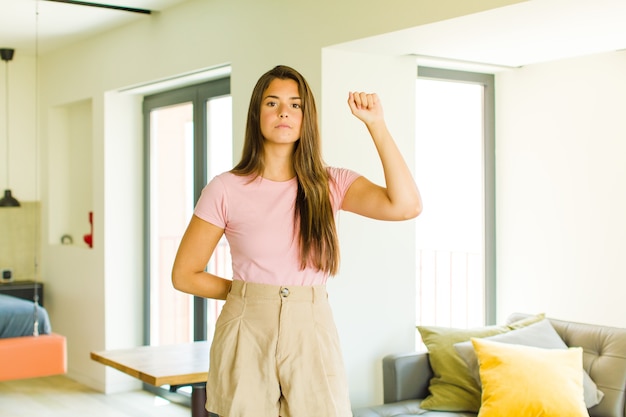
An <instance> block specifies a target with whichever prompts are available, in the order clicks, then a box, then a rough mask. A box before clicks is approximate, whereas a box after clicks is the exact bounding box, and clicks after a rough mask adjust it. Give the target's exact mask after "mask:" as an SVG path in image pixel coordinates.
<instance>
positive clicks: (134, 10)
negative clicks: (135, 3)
mask: <svg viewBox="0 0 626 417" xmlns="http://www.w3.org/2000/svg"><path fill="white" fill-rule="evenodd" d="M46 1H54V2H57V3H67V4H75V5H78V6H89V7H100V8H103V9H113V10H121V11H124V12H132V13H141V14H151V13H152V10H148V9H137V8H134V7H125V6H116V5H113V4H103V3H92V2H88V1H79V0H46Z"/></svg>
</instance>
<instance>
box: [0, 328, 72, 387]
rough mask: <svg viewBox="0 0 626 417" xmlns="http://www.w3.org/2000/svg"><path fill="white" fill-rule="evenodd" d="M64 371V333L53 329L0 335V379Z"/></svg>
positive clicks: (65, 353)
mask: <svg viewBox="0 0 626 417" xmlns="http://www.w3.org/2000/svg"><path fill="white" fill-rule="evenodd" d="M66 372H67V343H66V339H65V336H61V335H58V334H55V333H52V334H44V335H40V336H21V337H10V338H4V339H0V381H9V380H13V379H25V378H37V377H43V376H50V375H59V374H64V373H66Z"/></svg>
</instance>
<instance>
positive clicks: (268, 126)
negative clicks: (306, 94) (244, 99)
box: [260, 78, 302, 144]
mask: <svg viewBox="0 0 626 417" xmlns="http://www.w3.org/2000/svg"><path fill="white" fill-rule="evenodd" d="M260 123H261V133H262V134H263V137H264V138H265V141H266V142H271V143H275V144H293V143H295V142H296V141H297V140H298V139H300V131H301V128H302V99H301V98H300V93H299V92H298V83H296V82H295V81H294V80H291V79H285V80H281V79H279V78H276V79H274V80H273V81H272V82H271V83H270V85H269V86H268V87H267V89H266V90H265V91H264V92H263V100H262V101H261V112H260Z"/></svg>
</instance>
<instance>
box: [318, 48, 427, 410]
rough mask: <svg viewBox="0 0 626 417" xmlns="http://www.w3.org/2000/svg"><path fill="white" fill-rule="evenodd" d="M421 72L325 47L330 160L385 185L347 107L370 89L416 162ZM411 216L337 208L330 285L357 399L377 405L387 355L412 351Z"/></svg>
mask: <svg viewBox="0 0 626 417" xmlns="http://www.w3.org/2000/svg"><path fill="white" fill-rule="evenodd" d="M389 74H393V77H390V76H389ZM416 76H417V68H416V66H415V59H413V58H411V57H385V56H379V55H365V54H354V53H347V52H344V51H341V50H339V49H333V48H326V49H324V51H323V55H322V92H323V99H322V101H321V109H322V120H323V123H322V137H323V140H324V155H325V159H326V162H327V163H328V164H329V165H332V166H341V167H346V168H350V169H353V170H355V171H357V172H358V173H360V174H362V175H365V176H366V177H367V178H369V179H370V180H371V181H373V182H376V183H378V184H381V185H384V176H383V172H382V167H381V164H380V159H379V158H378V154H377V152H376V149H375V147H374V144H373V142H372V140H371V138H370V137H369V134H368V132H367V129H366V128H365V126H364V125H363V124H362V123H361V122H360V121H358V119H356V118H355V117H354V116H352V114H351V113H350V109H349V108H348V104H347V99H348V91H367V92H376V93H377V94H378V95H379V98H380V99H381V102H382V105H383V109H384V112H385V118H386V121H387V124H388V127H389V130H390V132H391V133H392V135H393V136H394V138H395V140H396V142H397V144H398V147H399V148H400V150H401V152H402V153H403V155H404V156H405V158H406V160H407V163H408V164H409V166H410V167H412V166H413V165H414V155H415V145H414V138H415V124H414V117H413V115H414V114H415V88H413V87H414V86H415V78H416ZM414 221H415V220H411V221H405V222H377V221H374V220H370V219H367V218H363V217H360V216H356V215H354V214H351V213H340V219H339V235H340V240H341V255H342V264H341V271H340V273H339V274H338V275H337V276H336V277H334V278H333V279H332V280H331V281H330V283H329V285H328V287H329V293H330V299H331V303H332V305H333V308H334V311H335V319H336V321H337V327H338V330H339V334H340V336H341V340H342V346H343V349H344V357H345V360H346V368H347V370H348V378H349V383H350V397H351V399H352V401H353V403H354V404H375V403H380V402H381V401H382V397H381V393H382V365H381V359H382V357H383V356H384V355H387V354H389V353H395V352H406V351H411V350H413V349H414V345H415V331H416V330H415V224H414ZM372 393H376V395H375V396H372Z"/></svg>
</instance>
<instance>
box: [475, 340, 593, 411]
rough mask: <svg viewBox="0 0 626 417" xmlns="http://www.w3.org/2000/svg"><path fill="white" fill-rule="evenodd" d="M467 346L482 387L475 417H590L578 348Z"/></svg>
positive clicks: (480, 342)
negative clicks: (585, 399)
mask: <svg viewBox="0 0 626 417" xmlns="http://www.w3.org/2000/svg"><path fill="white" fill-rule="evenodd" d="M471 340H472V344H473V345H474V350H475V351H476V356H477V357H478V363H479V372H480V380H481V382H482V387H483V391H482V397H481V400H482V402H481V406H480V411H479V413H478V417H535V416H542V417H564V416H568V417H579V416H581V417H589V413H588V412H587V408H586V406H585V402H584V395H583V373H582V369H583V350H582V348H580V347H574V348H569V349H542V348H536V347H531V346H522V345H511V344H506V343H499V342H493V341H490V340H484V339H478V338H472V339H471Z"/></svg>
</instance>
